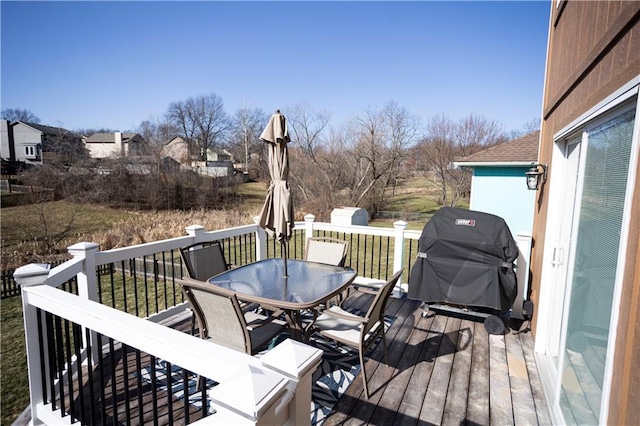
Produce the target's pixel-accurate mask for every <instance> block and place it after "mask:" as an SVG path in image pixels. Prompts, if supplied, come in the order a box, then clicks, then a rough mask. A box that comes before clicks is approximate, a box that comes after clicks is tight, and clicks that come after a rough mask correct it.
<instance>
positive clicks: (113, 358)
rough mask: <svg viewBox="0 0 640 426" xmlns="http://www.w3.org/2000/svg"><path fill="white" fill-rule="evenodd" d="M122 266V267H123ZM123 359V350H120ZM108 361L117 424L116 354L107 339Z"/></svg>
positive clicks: (112, 345)
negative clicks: (109, 363)
mask: <svg viewBox="0 0 640 426" xmlns="http://www.w3.org/2000/svg"><path fill="white" fill-rule="evenodd" d="M123 266H124V265H123ZM122 351H123V352H122V355H123V357H124V355H125V354H124V348H123V349H122ZM109 360H110V362H111V412H112V413H113V414H112V417H113V423H114V424H117V423H118V398H117V396H118V393H117V392H116V354H115V347H114V344H113V339H112V338H111V337H110V338H109Z"/></svg>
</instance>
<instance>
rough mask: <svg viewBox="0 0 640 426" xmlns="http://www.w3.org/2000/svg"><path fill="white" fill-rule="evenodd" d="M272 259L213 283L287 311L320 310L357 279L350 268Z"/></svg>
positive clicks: (230, 272) (231, 272)
mask: <svg viewBox="0 0 640 426" xmlns="http://www.w3.org/2000/svg"><path fill="white" fill-rule="evenodd" d="M287 273H288V277H285V276H284V275H285V268H284V259H282V258H270V259H263V260H259V261H257V262H253V263H249V264H247V265H243V266H240V267H238V268H234V269H229V270H228V271H225V272H223V273H221V274H218V275H216V276H215V277H212V278H209V280H208V281H209V283H210V284H213V285H216V286H218V287H222V288H225V289H228V290H232V291H234V292H236V294H237V296H238V299H240V300H244V301H248V302H256V303H264V304H268V305H271V306H274V307H277V308H282V309H286V310H302V309H310V308H313V307H316V306H318V305H320V304H322V303H324V302H326V301H327V300H329V299H331V298H332V297H334V296H336V295H337V294H338V293H340V292H341V291H342V290H343V289H345V288H346V287H347V286H348V285H349V284H351V283H352V282H353V280H354V278H355V277H356V272H355V271H354V270H353V269H350V268H344V267H341V266H332V265H326V264H323V263H316V262H307V261H304V260H295V259H287Z"/></svg>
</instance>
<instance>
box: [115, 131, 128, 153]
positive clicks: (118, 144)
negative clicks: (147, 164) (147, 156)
mask: <svg viewBox="0 0 640 426" xmlns="http://www.w3.org/2000/svg"><path fill="white" fill-rule="evenodd" d="M113 136H114V139H115V143H116V152H117V153H118V154H119V155H121V156H122V157H124V156H125V155H126V154H127V152H126V150H125V147H124V146H123V145H122V132H115V133H114V134H113Z"/></svg>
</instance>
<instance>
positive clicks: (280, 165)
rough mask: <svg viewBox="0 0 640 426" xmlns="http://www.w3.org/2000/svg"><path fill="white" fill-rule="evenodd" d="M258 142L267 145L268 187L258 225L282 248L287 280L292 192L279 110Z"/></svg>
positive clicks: (284, 125)
mask: <svg viewBox="0 0 640 426" xmlns="http://www.w3.org/2000/svg"><path fill="white" fill-rule="evenodd" d="M260 140H262V141H263V142H265V143H266V144H267V149H268V151H269V174H270V176H271V184H270V185H269V189H268V190H267V198H266V200H265V202H264V206H263V207H262V211H261V212H260V222H259V225H260V227H262V228H264V230H265V231H266V232H267V234H269V235H270V236H271V237H273V238H275V239H276V240H277V241H279V242H280V243H281V244H282V256H283V258H284V271H285V276H287V243H288V242H289V238H291V234H292V232H293V226H294V223H293V221H294V219H293V203H292V200H291V190H290V188H289V182H288V181H287V179H288V177H289V154H288V152H287V143H288V142H289V140H290V139H289V132H288V131H287V120H286V118H285V116H284V115H282V114H281V113H280V110H276V112H275V113H274V114H273V115H272V116H271V118H270V119H269V123H268V124H267V127H265V129H264V131H263V132H262V134H261V135H260Z"/></svg>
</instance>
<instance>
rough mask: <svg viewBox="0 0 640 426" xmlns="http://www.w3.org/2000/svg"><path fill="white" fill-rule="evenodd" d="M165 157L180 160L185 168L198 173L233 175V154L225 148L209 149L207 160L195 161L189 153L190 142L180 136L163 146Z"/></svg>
mask: <svg viewBox="0 0 640 426" xmlns="http://www.w3.org/2000/svg"><path fill="white" fill-rule="evenodd" d="M162 156H163V158H167V157H169V158H172V159H173V160H175V161H177V162H179V163H180V164H181V165H182V166H183V169H187V170H188V169H191V170H195V171H196V172H197V173H198V174H201V175H206V176H214V177H223V176H232V175H233V156H232V155H231V153H230V152H229V151H227V150H225V149H223V150H222V151H219V152H217V151H213V150H211V149H208V150H207V161H195V160H193V159H192V157H191V155H190V154H189V144H188V143H187V141H185V140H184V139H183V138H181V137H180V136H176V137H175V138H173V139H171V140H170V141H169V142H167V144H166V145H165V146H164V147H162Z"/></svg>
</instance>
